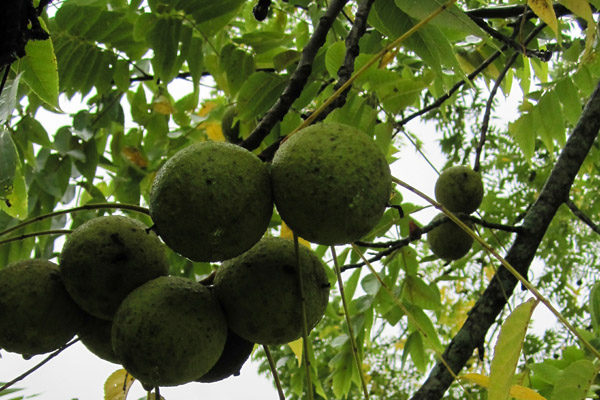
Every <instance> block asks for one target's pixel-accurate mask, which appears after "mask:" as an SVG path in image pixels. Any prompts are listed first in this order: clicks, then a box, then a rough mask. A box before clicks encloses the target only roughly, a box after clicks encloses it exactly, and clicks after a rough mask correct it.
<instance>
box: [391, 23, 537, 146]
mask: <svg viewBox="0 0 600 400" xmlns="http://www.w3.org/2000/svg"><path fill="white" fill-rule="evenodd" d="M545 27H546V24H540V25H538V26H537V27H535V29H533V30H532V31H531V32H530V33H529V35H528V36H527V38H526V39H525V41H524V42H523V44H524V45H526V44H527V43H529V42H531V41H532V40H533V39H534V38H535V37H536V36H537V35H538V33H540V32H541V31H542V29H544V28H545ZM506 49H508V45H506V44H505V45H503V46H502V47H501V48H500V50H498V51H496V52H495V53H494V54H492V55H491V56H489V57H488V58H487V59H485V60H484V61H483V62H482V63H481V65H479V66H478V67H477V68H476V69H475V70H474V71H473V72H471V73H470V74H469V75H467V79H466V80H462V81H460V82H457V83H456V84H455V85H454V86H452V88H450V90H449V91H448V92H446V93H445V94H443V95H442V96H440V97H438V98H437V99H436V100H435V101H434V102H433V103H431V104H429V105H427V106H425V107H423V108H422V109H420V110H418V111H415V112H414V113H412V114H410V115H409V116H407V117H405V118H403V119H402V120H400V121H398V122H396V123H394V129H395V130H396V131H397V132H398V131H399V130H400V129H401V128H402V127H403V126H404V125H406V124H407V123H409V122H410V121H412V120H413V119H415V118H417V117H419V116H421V115H423V114H427V113H428V112H429V111H432V110H435V109H436V108H438V107H440V106H441V105H442V104H444V103H445V102H446V100H448V99H449V98H450V97H452V95H453V94H454V93H456V92H457V91H458V89H460V88H461V87H463V86H464V85H465V84H466V83H467V80H468V81H472V80H474V79H475V78H476V77H477V76H478V75H479V74H480V73H481V72H482V71H484V70H485V69H486V68H487V67H489V66H490V64H491V63H493V62H494V61H495V60H496V59H497V58H498V57H500V56H501V55H502V54H503V53H504V51H506ZM397 132H396V133H394V135H396V134H397Z"/></svg>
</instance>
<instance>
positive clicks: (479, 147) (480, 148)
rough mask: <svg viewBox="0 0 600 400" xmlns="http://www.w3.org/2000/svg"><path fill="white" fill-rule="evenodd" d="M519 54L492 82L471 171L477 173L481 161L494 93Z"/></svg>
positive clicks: (512, 58)
mask: <svg viewBox="0 0 600 400" xmlns="http://www.w3.org/2000/svg"><path fill="white" fill-rule="evenodd" d="M518 54H519V53H517V52H515V53H513V55H512V56H510V58H509V59H508V61H507V62H506V65H505V66H504V68H503V69H502V71H500V74H498V78H496V82H494V86H493V87H492V90H491V91H490V95H489V96H488V99H487V102H486V103H485V112H484V113H483V121H482V122H481V133H480V137H479V143H478V144H477V149H476V150H475V164H474V165H473V170H475V171H479V162H480V159H481V152H482V151H483V146H484V145H485V140H486V136H487V132H488V128H489V124H490V115H491V113H492V105H493V103H494V97H495V96H496V92H498V88H499V87H500V85H501V84H502V81H503V80H504V77H505V76H506V74H507V73H508V70H509V69H510V68H512V65H513V64H514V63H515V61H517V56H518Z"/></svg>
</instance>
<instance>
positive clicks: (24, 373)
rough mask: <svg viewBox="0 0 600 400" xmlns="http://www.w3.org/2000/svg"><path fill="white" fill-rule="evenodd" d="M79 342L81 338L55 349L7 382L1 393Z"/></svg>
mask: <svg viewBox="0 0 600 400" xmlns="http://www.w3.org/2000/svg"><path fill="white" fill-rule="evenodd" d="M77 342H79V338H76V339H73V340H71V341H70V342H69V343H67V344H65V345H64V346H62V347H61V348H59V349H58V350H55V351H54V352H53V353H51V354H50V355H49V356H48V357H46V358H44V359H43V360H42V361H40V362H39V363H37V364H36V365H35V366H34V367H32V368H30V369H28V370H27V371H25V372H23V373H22V374H21V375H19V376H17V377H16V378H15V379H13V380H12V381H10V382H7V383H5V384H4V385H2V387H0V393H1V392H3V391H4V390H6V389H8V388H9V387H11V386H12V385H14V384H15V383H17V382H20V381H22V380H23V379H25V378H27V377H28V376H29V375H31V374H32V373H34V372H35V371H37V370H38V369H40V368H41V367H42V366H43V365H44V364H46V363H47V362H48V361H50V360H52V359H53V358H54V357H56V356H57V355H59V354H60V353H62V352H63V351H64V350H66V349H67V348H68V347H69V346H71V345H73V344H75V343H77Z"/></svg>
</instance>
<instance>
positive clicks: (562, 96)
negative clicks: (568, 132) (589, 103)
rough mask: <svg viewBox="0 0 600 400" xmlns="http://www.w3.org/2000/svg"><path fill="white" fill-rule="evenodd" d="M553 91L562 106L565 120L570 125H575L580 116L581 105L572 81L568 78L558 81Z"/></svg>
mask: <svg viewBox="0 0 600 400" xmlns="http://www.w3.org/2000/svg"><path fill="white" fill-rule="evenodd" d="M555 91H556V94H557V96H558V98H559V100H560V102H561V104H562V108H563V114H564V116H565V119H566V120H567V122H568V123H570V124H571V125H575V124H576V123H577V121H578V120H579V117H580V116H581V110H582V103H581V99H580V98H579V92H578V91H577V88H576V87H575V85H574V84H573V80H572V79H571V78H568V77H567V78H564V79H561V80H559V81H558V82H557V83H556V87H555Z"/></svg>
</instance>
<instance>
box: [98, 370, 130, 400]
mask: <svg viewBox="0 0 600 400" xmlns="http://www.w3.org/2000/svg"><path fill="white" fill-rule="evenodd" d="M134 381H135V378H134V377H133V376H131V375H129V373H128V372H127V371H125V370H124V369H119V370H117V371H115V372H113V373H112V374H111V375H110V376H109V377H108V379H106V382H104V400H125V399H126V398H127V393H128V392H129V388H130V387H131V385H132V384H133V382H134Z"/></svg>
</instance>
